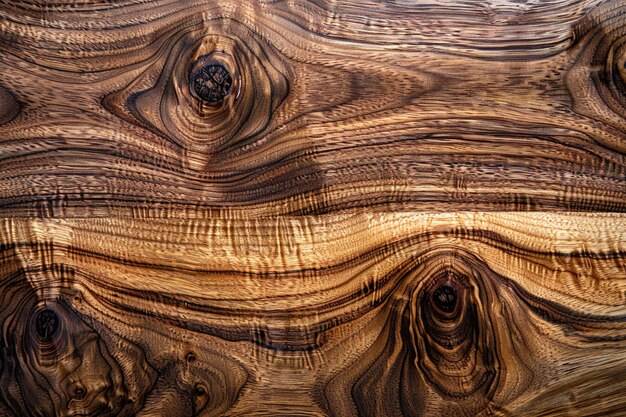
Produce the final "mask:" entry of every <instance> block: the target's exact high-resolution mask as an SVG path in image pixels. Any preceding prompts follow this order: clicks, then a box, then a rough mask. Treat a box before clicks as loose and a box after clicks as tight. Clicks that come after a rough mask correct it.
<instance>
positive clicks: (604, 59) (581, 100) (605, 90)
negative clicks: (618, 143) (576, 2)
mask: <svg viewBox="0 0 626 417" xmlns="http://www.w3.org/2000/svg"><path fill="white" fill-rule="evenodd" d="M625 17H626V5H624V4H623V2H622V3H620V2H608V3H606V4H603V5H600V6H597V7H596V8H595V9H594V10H593V11H591V12H590V13H589V14H588V15H586V16H585V17H584V18H583V19H582V20H581V21H580V22H579V23H578V25H577V26H575V28H574V36H575V38H577V43H578V45H577V46H578V48H576V49H575V51H576V53H577V56H576V60H575V63H574V66H573V67H572V69H571V71H570V73H569V76H568V78H567V80H568V86H569V88H570V90H571V91H572V93H573V94H572V95H573V97H574V100H575V109H576V110H577V111H579V112H581V113H583V114H586V115H588V116H590V117H592V118H595V119H599V120H601V121H603V122H605V123H608V124H609V125H610V126H612V127H614V128H615V129H617V130H623V124H622V123H623V119H624V118H626V20H625Z"/></svg>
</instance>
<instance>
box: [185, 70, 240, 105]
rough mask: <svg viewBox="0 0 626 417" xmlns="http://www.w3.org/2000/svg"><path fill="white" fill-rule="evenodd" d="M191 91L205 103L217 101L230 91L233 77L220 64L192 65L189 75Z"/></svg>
mask: <svg viewBox="0 0 626 417" xmlns="http://www.w3.org/2000/svg"><path fill="white" fill-rule="evenodd" d="M189 82H190V88H191V91H193V93H194V94H195V95H196V97H198V98H199V99H201V100H203V101H205V102H207V103H212V104H214V103H219V102H220V101H222V100H224V98H225V97H226V96H227V95H228V93H230V90H231V87H232V86H233V79H232V77H231V76H230V73H229V72H228V70H227V69H226V68H225V67H224V66H223V65H221V64H208V65H202V66H198V65H194V68H193V69H192V70H191V75H190V77H189Z"/></svg>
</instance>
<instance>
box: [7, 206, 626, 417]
mask: <svg viewBox="0 0 626 417" xmlns="http://www.w3.org/2000/svg"><path fill="white" fill-rule="evenodd" d="M625 219H626V217H624V215H619V214H573V213H569V214H546V213H526V214H525V213H519V214H514V213H456V214H416V213H397V214H377V215H365V214H362V215H352V216H312V217H294V218H284V219H276V220H270V219H267V220H230V221H227V220H212V221H198V220H161V221H157V220H146V221H138V220H130V219H129V220H122V219H83V220H77V219H75V220H57V219H48V220H35V219H32V220H5V221H4V222H3V224H2V229H1V230H2V234H1V236H0V239H1V240H0V249H1V252H0V259H1V260H2V262H1V263H0V265H2V269H1V274H0V287H1V288H2V290H1V291H0V294H2V297H0V305H1V307H2V308H0V322H2V323H4V324H3V328H2V340H3V343H4V348H3V350H2V367H1V368H0V380H1V381H3V384H6V386H8V387H11V389H10V390H6V391H3V393H2V399H3V400H4V402H5V403H6V404H8V407H9V409H11V410H13V411H14V412H15V413H17V414H18V415H22V414H23V415H35V414H41V415H53V414H54V413H55V412H56V413H57V414H59V415H65V414H64V413H65V412H67V411H72V410H78V409H79V407H86V408H80V409H86V410H87V411H88V412H89V413H91V414H89V415H96V414H97V413H98V412H99V413H103V414H97V415H134V413H137V415H168V416H179V415H180V416H186V415H191V414H194V415H195V413H199V414H201V415H249V414H253V415H263V410H266V411H267V415H300V414H302V415H304V414H306V415H311V414H313V415H323V414H325V415H336V416H348V415H357V414H359V415H454V414H458V413H462V414H463V415H478V414H480V415H545V414H542V413H544V412H545V411H546V410H564V411H563V413H568V412H569V411H572V412H573V413H574V414H575V415H591V414H592V412H593V413H596V412H598V413H601V414H604V415H611V413H615V412H617V411H618V410H623V406H624V403H623V400H622V392H623V390H624V389H626V384H625V381H624V379H623V378H622V375H623V372H624V371H626V361H624V359H625V358H624V352H625V351H626V309H625V308H624V299H625V296H626V274H625V270H626V268H625V267H626V264H625V262H624V259H625V258H624V254H625V253H626V236H625V234H626V229H625V228H624V227H623V224H624V220H625ZM546 224H550V225H551V227H549V228H546V227H545V225H546ZM311 230H315V231H317V233H315V234H311V232H310V231H311ZM580 242H585V243H584V249H583V248H581V243H580ZM442 291H445V292H446V294H448V295H449V296H451V297H454V301H452V302H451V301H450V299H449V298H448V299H444V300H443V301H442V299H440V298H439V297H440V296H441V293H442ZM446 303H447V304H446ZM42 311H52V312H54V314H55V317H56V318H57V320H58V323H57V325H56V330H55V328H54V327H52V328H51V330H49V333H50V334H45V333H44V336H42V335H41V334H40V333H41V332H42V331H41V325H40V323H39V322H38V321H37V320H38V318H40V315H41V314H42V313H41V312H42ZM48 314H50V313H48ZM39 321H41V320H39ZM49 327H50V326H49ZM44 329H45V327H44ZM31 358H32V359H31ZM46 358H48V359H46ZM78 358H80V360H79V359H78ZM68 369H72V371H71V372H70V373H69V374H68V373H67V372H68V371H67V370H68ZM70 381H71V383H70ZM77 387H79V388H81V387H82V391H79V392H81V393H83V395H84V394H85V393H89V394H88V395H90V396H91V397H89V398H87V400H85V399H83V398H81V397H80V395H79V394H77V389H78V388H77ZM26 392H29V393H31V394H30V395H31V396H34V398H38V399H39V400H37V401H35V403H33V401H32V400H31V401H25V400H24V398H23V397H22V395H24V393H26ZM35 393H36V395H35ZM527 404H532V405H533V407H531V408H530V409H527V408H526V407H527ZM72 407H76V408H72ZM36 410H38V411H36ZM66 410H67V411H66ZM533 410H534V411H533ZM527 411H528V412H527ZM533 413H534V414H533Z"/></svg>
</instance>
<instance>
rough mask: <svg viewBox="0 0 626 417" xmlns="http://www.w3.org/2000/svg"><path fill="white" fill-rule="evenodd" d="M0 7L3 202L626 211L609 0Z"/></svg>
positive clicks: (47, 207) (106, 212) (198, 212)
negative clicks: (206, 81)
mask: <svg viewBox="0 0 626 417" xmlns="http://www.w3.org/2000/svg"><path fill="white" fill-rule="evenodd" d="M599 3H602V4H599ZM363 11H367V13H365V14H364V13H363ZM1 13H2V15H3V16H4V18H3V20H2V22H1V23H0V34H1V36H0V48H1V50H2V55H1V57H0V71H2V73H3V74H5V76H3V78H2V82H1V85H2V89H0V91H2V93H0V94H2V97H3V101H4V102H5V104H3V106H2V108H1V109H2V110H1V114H2V115H1V116H0V119H1V120H3V121H5V123H4V124H3V125H2V126H1V127H0V137H2V146H3V149H4V151H3V153H2V165H0V175H1V176H2V177H1V178H2V183H3V190H2V195H1V200H0V208H1V209H2V213H4V215H5V216H11V217H12V216H31V215H32V216H45V217H59V216H60V217H84V216H110V215H146V214H147V215H151V216H166V217H167V216H169V215H184V216H187V217H189V216H195V217H205V216H207V215H210V214H207V213H215V212H224V213H226V214H225V215H230V214H228V213H231V212H232V211H233V210H235V211H238V212H243V213H247V214H251V215H254V216H259V215H264V216H271V215H276V214H307V213H309V214H319V213H323V212H335V211H345V210H351V209H354V208H359V207H368V210H378V211H389V210H393V211H396V210H429V211H433V210H434V211H449V210H489V211H491V210H496V211H497V210H524V211H526V210H554V211H564V210H565V211H619V212H623V211H625V210H626V204H625V201H626V187H625V172H626V171H625V168H624V167H625V159H624V150H625V149H624V143H625V142H624V140H625V137H624V131H625V126H626V125H625V123H624V116H625V111H626V110H625V107H624V106H625V104H626V101H625V98H624V91H625V89H626V81H625V79H626V75H625V74H626V69H625V68H624V62H625V61H624V60H625V58H624V56H625V55H624V44H623V39H624V36H625V33H626V32H625V31H626V24H625V23H624V18H623V15H624V5H623V3H622V2H620V1H614V2H606V3H603V2H598V1H571V0H569V1H562V2H558V3H554V4H553V3H552V2H514V1H504V0H499V1H478V2H471V3H468V4H464V3H463V2H458V3H450V4H444V5H440V6H437V7H435V6H433V5H429V4H427V3H420V2H415V3H413V2H403V1H396V2H376V1H370V2H368V1H366V2H358V3H357V2H351V1H342V2H338V3H335V2H324V1H315V2H313V1H311V2H307V1H298V2H293V3H292V2H267V3H265V2H256V1H255V2H251V3H248V4H239V3H238V2H219V3H218V2H215V1H208V2H191V3H189V2H148V3H135V2H127V3H125V2H121V3H117V2H116V4H115V5H112V4H109V3H107V2H102V3H99V2H94V1H89V2H84V3H82V2H77V3H72V5H71V6H70V5H69V4H68V5H63V4H57V3H54V4H50V5H48V6H44V5H40V4H39V3H36V2H33V3H31V2H28V1H24V2H22V1H20V2H10V3H8V4H5V6H4V7H3V9H2V11H1ZM205 55H211V56H212V57H213V58H214V59H216V60H217V61H218V62H220V63H222V64H224V65H226V66H227V68H228V69H230V71H231V72H232V75H233V83H234V85H233V94H230V95H229V96H228V97H227V98H226V99H225V100H224V102H223V103H222V105H221V106H218V107H212V106H205V105H203V104H202V102H201V101H200V100H198V99H197V98H196V97H193V96H192V94H190V91H189V88H188V84H189V82H188V77H189V75H188V74H189V70H190V68H191V67H192V66H193V64H194V62H195V60H196V59H197V58H199V57H201V56H205ZM42 165H43V166H45V167H46V169H44V170H42V169H41V167H42ZM137 211H145V212H146V213H143V214H137Z"/></svg>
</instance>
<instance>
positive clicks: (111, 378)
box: [0, 245, 246, 417]
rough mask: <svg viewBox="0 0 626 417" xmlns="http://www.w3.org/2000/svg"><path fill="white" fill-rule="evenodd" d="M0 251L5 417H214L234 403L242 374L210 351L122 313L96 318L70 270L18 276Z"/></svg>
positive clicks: (20, 271)
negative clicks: (7, 416) (8, 412)
mask: <svg viewBox="0 0 626 417" xmlns="http://www.w3.org/2000/svg"><path fill="white" fill-rule="evenodd" d="M1 249H2V250H0V259H1V260H2V264H1V265H2V268H1V270H0V282H2V285H3V291H2V293H0V330H1V333H0V334H1V335H2V337H0V383H1V384H2V386H3V387H6V389H3V390H1V391H0V403H5V404H7V405H8V407H9V409H10V410H12V411H13V412H14V413H15V415H20V416H41V415H45V416H52V415H56V416H72V415H89V416H96V415H98V416H110V417H114V416H135V415H141V416H150V415H171V416H175V415H180V416H182V415H200V414H201V415H210V416H217V415H222V414H223V413H224V412H225V411H226V410H227V409H228V408H230V407H231V406H232V405H233V403H234V402H235V401H236V399H237V396H238V393H239V390H240V389H241V386H242V385H243V384H244V383H245V379H246V373H245V372H244V371H243V370H241V369H239V368H238V366H237V364H235V363H234V362H233V361H232V360H230V359H227V358H225V357H223V356H222V355H221V353H220V352H219V350H213V349H211V347H210V345H209V344H207V343H205V342H204V343H202V344H200V342H199V341H197V342H195V343H194V342H193V338H180V339H177V338H176V336H175V333H167V332H163V334H160V332H158V331H157V332H155V331H154V328H153V329H151V328H150V326H149V325H148V324H147V323H146V322H145V321H143V320H142V319H139V320H138V319H137V318H133V315H131V314H120V315H116V313H115V311H114V310H111V309H108V311H109V313H107V314H106V315H103V316H100V317H99V318H97V319H96V318H95V316H96V314H94V309H97V310H99V311H103V309H107V307H105V306H103V305H102V304H101V303H100V302H99V301H98V299H97V297H95V295H96V294H91V293H90V291H89V289H87V288H85V287H83V286H82V285H80V284H78V282H77V279H79V278H78V276H77V273H76V271H74V270H73V269H72V268H69V267H65V266H63V265H58V264H51V265H47V266H46V267H45V269H40V268H37V267H34V266H29V267H28V268H27V270H25V268H24V267H20V262H19V257H15V254H14V253H13V254H12V253H11V252H13V250H12V249H10V248H7V247H2V248H1ZM35 250H36V253H39V254H43V253H48V255H49V254H50V253H51V251H52V247H51V246H49V245H42V246H38V247H37V248H36V249H35ZM44 256H45V255H44ZM138 335H139V336H140V340H138V339H137V336H138ZM181 343H182V344H181ZM168 345H169V346H170V347H169V348H168ZM172 345H174V346H175V348H174V347H171V346H172ZM181 353H182V355H183V357H180V355H181ZM148 354H150V355H151V356H152V357H151V360H150V362H148V359H147V355H148ZM181 362H182V363H186V366H185V367H184V368H181V367H180V366H179V365H180V363H181Z"/></svg>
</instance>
